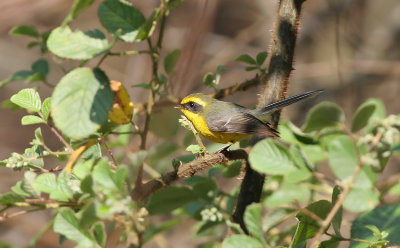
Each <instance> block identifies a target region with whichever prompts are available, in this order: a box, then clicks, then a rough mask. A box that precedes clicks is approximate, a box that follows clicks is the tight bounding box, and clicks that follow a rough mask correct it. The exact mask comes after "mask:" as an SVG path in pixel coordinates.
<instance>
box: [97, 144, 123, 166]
mask: <svg viewBox="0 0 400 248" xmlns="http://www.w3.org/2000/svg"><path fill="white" fill-rule="evenodd" d="M100 142H101V143H102V144H103V145H104V147H105V148H106V151H107V153H108V155H109V156H110V157H111V159H112V161H113V163H114V166H112V167H114V168H116V167H118V166H119V163H118V161H117V160H116V159H115V157H114V154H113V152H112V150H111V149H110V147H109V146H108V145H107V142H106V140H105V139H104V137H101V138H100Z"/></svg>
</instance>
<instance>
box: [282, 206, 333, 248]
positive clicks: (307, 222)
mask: <svg viewBox="0 0 400 248" xmlns="http://www.w3.org/2000/svg"><path fill="white" fill-rule="evenodd" d="M331 208H332V205H331V203H330V202H328V201H326V200H320V201H317V202H314V203H311V204H310V205H308V206H307V207H306V209H307V210H308V211H310V212H312V213H314V214H315V215H316V216H318V217H320V218H321V219H325V218H326V216H327V215H328V213H329V211H330V210H331ZM296 218H297V219H298V220H299V223H298V224H297V228H296V232H295V234H294V236H293V240H292V243H291V244H290V246H289V248H294V247H295V246H296V245H297V244H300V243H301V242H303V241H305V240H307V239H310V238H312V237H314V235H315V234H316V233H317V232H318V229H319V225H318V223H317V221H316V220H314V219H313V218H311V217H310V216H308V215H307V214H305V213H303V212H299V213H298V214H297V215H296Z"/></svg>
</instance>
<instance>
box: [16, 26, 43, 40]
mask: <svg viewBox="0 0 400 248" xmlns="http://www.w3.org/2000/svg"><path fill="white" fill-rule="evenodd" d="M9 33H10V34H11V35H26V36H30V37H34V38H39V36H40V35H39V32H38V31H37V29H36V27H35V26H32V25H21V26H16V27H13V28H12V29H11V30H10V32H9Z"/></svg>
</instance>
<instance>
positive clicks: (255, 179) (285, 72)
mask: <svg viewBox="0 0 400 248" xmlns="http://www.w3.org/2000/svg"><path fill="white" fill-rule="evenodd" d="M304 1H305V0H281V1H280V2H279V9H278V13H277V21H276V23H275V30H274V33H273V35H272V40H271V43H272V45H271V48H270V51H269V58H268V61H269V64H268V69H267V72H266V74H262V75H261V76H259V77H256V78H255V80H257V81H258V82H252V81H250V82H249V83H248V85H250V86H252V85H258V84H262V85H265V86H266V87H265V88H264V90H263V91H262V93H261V96H260V99H259V102H258V107H259V108H261V107H264V106H266V105H267V104H269V103H271V102H273V101H276V100H279V99H281V98H284V97H285V96H286V91H287V87H288V79H289V76H290V73H291V71H292V70H293V67H292V64H293V56H294V49H295V45H296V37H297V31H298V27H299V18H300V11H301V5H302V4H303V2H304ZM227 92H229V90H227ZM221 94H222V93H221ZM279 117H280V111H277V112H275V113H273V115H272V123H271V124H272V125H273V126H274V127H277V126H278V123H279ZM262 138H263V137H254V139H253V143H254V144H255V143H256V142H258V141H259V140H261V139H262ZM264 178H265V177H264V175H261V174H259V173H258V172H256V171H254V170H253V169H251V168H250V166H247V167H246V175H245V177H244V179H243V183H242V185H241V188H240V192H239V198H238V202H237V204H236V209H235V213H234V214H233V219H234V221H235V222H238V223H239V224H240V226H241V227H242V229H243V230H244V231H245V232H246V233H248V232H247V230H246V228H245V225H244V221H243V215H244V212H245V210H246V207H247V206H248V205H249V204H251V203H253V202H259V201H260V198H261V193H262V188H263V185H264Z"/></svg>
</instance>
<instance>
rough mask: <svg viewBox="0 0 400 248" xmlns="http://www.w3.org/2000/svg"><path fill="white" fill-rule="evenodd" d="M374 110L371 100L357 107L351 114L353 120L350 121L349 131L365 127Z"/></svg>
mask: <svg viewBox="0 0 400 248" xmlns="http://www.w3.org/2000/svg"><path fill="white" fill-rule="evenodd" d="M374 111H375V105H374V104H373V103H371V102H369V103H368V102H366V103H364V104H362V105H361V106H360V107H358V109H357V111H356V113H355V114H354V116H353V120H352V121H351V131H352V132H357V131H359V130H360V129H362V128H363V127H365V126H366V125H367V124H368V122H369V120H370V118H371V116H372V114H373V113H374Z"/></svg>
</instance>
